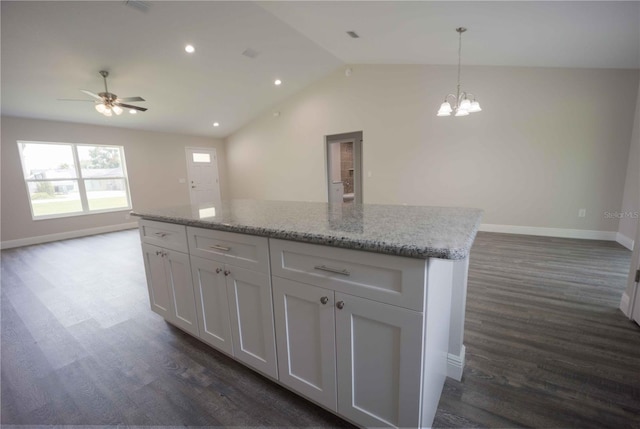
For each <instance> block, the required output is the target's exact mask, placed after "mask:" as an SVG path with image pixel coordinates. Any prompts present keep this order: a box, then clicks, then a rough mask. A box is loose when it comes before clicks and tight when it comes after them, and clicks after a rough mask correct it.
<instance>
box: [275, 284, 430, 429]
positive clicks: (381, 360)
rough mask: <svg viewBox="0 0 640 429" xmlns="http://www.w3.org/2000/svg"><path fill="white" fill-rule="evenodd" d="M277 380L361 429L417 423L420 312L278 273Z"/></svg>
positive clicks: (418, 406) (414, 425)
mask: <svg viewBox="0 0 640 429" xmlns="http://www.w3.org/2000/svg"><path fill="white" fill-rule="evenodd" d="M273 294H274V295H273V299H274V309H275V320H276V338H277V344H278V369H279V373H280V382H281V383H283V384H285V385H286V386H288V387H290V388H292V389H294V390H295V391H297V392H299V393H301V394H302V395H304V396H306V397H308V398H309V399H312V400H314V401H316V402H317V403H319V404H321V405H324V406H325V407H327V408H328V409H330V410H332V411H335V412H337V413H338V414H340V415H342V416H344V417H346V418H348V419H350V420H351V421H353V422H357V423H359V424H361V425H363V426H367V427H372V426H373V427H382V426H396V427H417V426H418V425H419V416H420V377H417V376H416V374H420V369H421V363H422V351H421V341H420V340H419V339H420V338H421V337H422V323H423V317H422V313H418V312H416V311H412V310H408V309H404V308H399V307H396V306H393V305H388V304H382V303H379V302H375V301H372V300H369V299H364V298H358V297H355V296H352V295H347V294H342V293H339V292H334V291H332V290H329V289H324V288H320V287H316V286H311V285H307V284H304V283H300V282H295V281H291V280H287V279H281V278H278V277H274V278H273Z"/></svg>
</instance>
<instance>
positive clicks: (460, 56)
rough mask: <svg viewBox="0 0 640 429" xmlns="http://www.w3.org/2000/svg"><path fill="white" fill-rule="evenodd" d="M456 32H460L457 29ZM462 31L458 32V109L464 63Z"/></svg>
mask: <svg viewBox="0 0 640 429" xmlns="http://www.w3.org/2000/svg"><path fill="white" fill-rule="evenodd" d="M456 31H458V30H457V29H456ZM462 33H463V32H462V31H458V86H457V89H456V107H458V103H459V102H460V64H461V62H462Z"/></svg>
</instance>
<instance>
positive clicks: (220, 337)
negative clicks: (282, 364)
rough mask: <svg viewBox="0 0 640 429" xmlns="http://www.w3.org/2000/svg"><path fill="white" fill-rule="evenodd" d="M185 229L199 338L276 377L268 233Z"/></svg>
mask: <svg viewBox="0 0 640 429" xmlns="http://www.w3.org/2000/svg"><path fill="white" fill-rule="evenodd" d="M187 233H188V237H189V238H188V241H189V248H190V251H191V265H192V270H193V283H194V288H195V291H196V301H197V311H198V320H199V323H200V338H202V339H203V340H204V341H206V342H207V343H209V344H210V345H212V346H213V347H215V348H217V349H219V350H221V351H223V352H225V353H227V354H229V355H232V356H234V357H235V358H236V359H238V360H239V361H241V362H243V363H245V364H246V365H248V366H250V367H252V368H254V369H256V370H258V371H260V372H262V373H263V374H265V375H268V376H270V377H272V378H275V379H277V378H278V369H277V363H276V346H275V331H274V326H273V303H272V295H271V279H270V277H269V251H268V249H269V247H268V241H267V239H266V238H262V237H252V236H248V235H242V234H234V233H228V232H222V231H213V230H206V229H202V228H194V227H189V228H187ZM196 255H198V256H196ZM244 267H249V268H250V269H247V268H244Z"/></svg>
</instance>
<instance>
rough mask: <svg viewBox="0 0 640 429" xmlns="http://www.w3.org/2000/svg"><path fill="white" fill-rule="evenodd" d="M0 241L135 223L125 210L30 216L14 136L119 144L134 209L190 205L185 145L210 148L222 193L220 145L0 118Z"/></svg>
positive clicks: (170, 136)
mask: <svg viewBox="0 0 640 429" xmlns="http://www.w3.org/2000/svg"><path fill="white" fill-rule="evenodd" d="M1 139H2V142H1V144H2V146H1V152H0V153H1V158H2V159H1V166H2V170H1V181H2V183H1V191H2V193H1V211H0V213H1V223H0V234H1V238H2V242H3V243H5V242H8V241H12V240H24V239H28V238H31V237H41V236H47V235H60V234H65V233H69V232H73V231H78V230H86V229H93V228H111V227H115V226H117V225H122V224H127V223H131V222H135V221H136V220H137V218H130V217H129V211H119V212H111V213H103V214H94V215H81V216H73V217H65V218H58V219H46V220H44V219H43V220H37V221H34V220H32V219H31V212H30V210H29V199H28V198H29V197H28V195H27V190H26V186H25V184H24V180H23V176H22V169H21V166H20V156H19V153H18V145H17V143H16V142H17V141H18V140H27V141H44V142H66V143H91V144H113V145H120V146H124V150H125V158H126V162H127V171H128V175H129V187H130V190H131V199H132V203H133V208H134V210H135V209H138V210H143V209H148V208H153V207H160V206H173V205H181V204H189V188H188V184H187V183H184V184H182V183H178V179H179V178H185V179H186V178H187V164H186V158H185V147H188V146H192V147H214V148H216V151H217V154H218V159H219V161H218V162H219V170H220V182H221V192H222V197H223V198H224V197H225V196H226V195H227V189H226V180H225V179H226V169H225V165H224V159H225V153H224V144H223V143H222V142H221V141H219V140H216V139H213V138H207V137H195V136H187V135H179V134H167V133H156V132H149V131H136V130H130V129H124V128H113V127H103V126H96V125H84V124H73V123H65V122H53V121H43V120H37V119H25V118H10V117H2V133H1Z"/></svg>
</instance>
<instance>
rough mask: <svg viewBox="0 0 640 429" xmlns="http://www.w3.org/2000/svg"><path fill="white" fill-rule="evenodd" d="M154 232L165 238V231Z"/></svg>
mask: <svg viewBox="0 0 640 429" xmlns="http://www.w3.org/2000/svg"><path fill="white" fill-rule="evenodd" d="M154 234H155V235H157V236H158V237H160V238H165V237H166V236H167V233H166V232H154Z"/></svg>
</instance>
